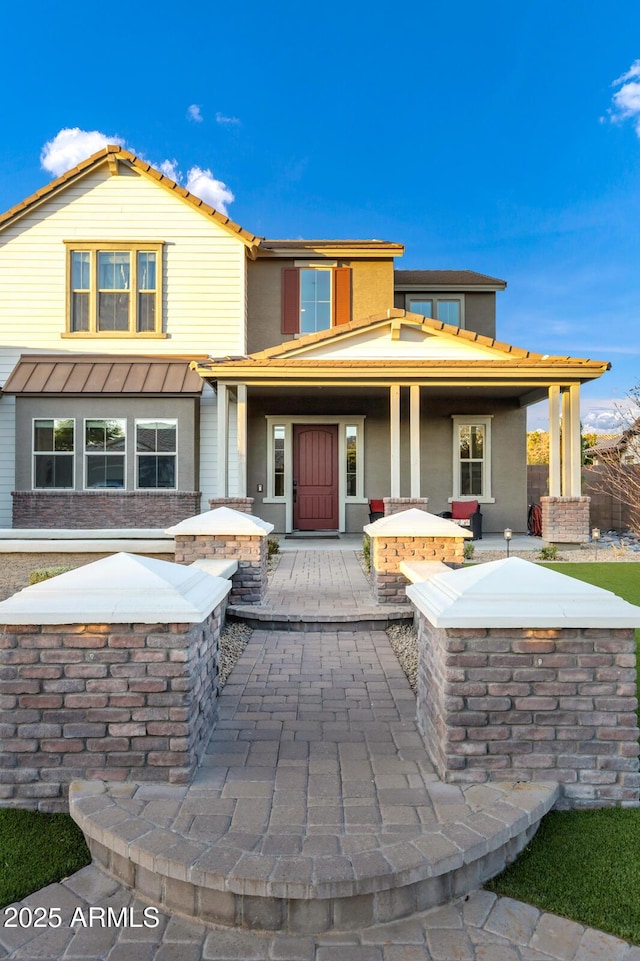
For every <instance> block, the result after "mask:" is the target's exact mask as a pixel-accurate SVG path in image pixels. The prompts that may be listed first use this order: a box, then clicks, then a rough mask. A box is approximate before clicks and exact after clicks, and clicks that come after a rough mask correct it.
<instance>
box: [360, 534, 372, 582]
mask: <svg viewBox="0 0 640 961" xmlns="http://www.w3.org/2000/svg"><path fill="white" fill-rule="evenodd" d="M362 557H363V559H364V566H365V567H366V569H367V571H368V572H369V573H370V572H371V538H370V537H369V535H368V534H365V535H364V537H363V538H362Z"/></svg>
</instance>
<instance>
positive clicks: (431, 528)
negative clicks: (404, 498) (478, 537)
mask: <svg viewBox="0 0 640 961" xmlns="http://www.w3.org/2000/svg"><path fill="white" fill-rule="evenodd" d="M363 530H364V532H365V534H368V535H369V537H473V534H472V533H471V531H470V530H469V529H468V528H464V527H460V525H459V524H456V522H455V521H450V520H449V519H448V518H446V517H438V515H437V514H429V513H428V512H427V511H421V510H419V509H418V508H417V507H412V508H410V509H409V510H408V511H399V512H398V513H397V514H388V515H387V516H386V517H381V518H380V519H379V520H377V521H374V522H373V523H372V524H367V525H366V526H365V527H364V528H363Z"/></svg>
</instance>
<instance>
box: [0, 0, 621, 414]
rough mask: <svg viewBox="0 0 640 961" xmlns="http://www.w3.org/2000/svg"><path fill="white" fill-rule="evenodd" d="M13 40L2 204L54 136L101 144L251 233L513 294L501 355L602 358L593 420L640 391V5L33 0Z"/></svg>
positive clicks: (2, 110) (37, 164)
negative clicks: (346, 241) (350, 248)
mask: <svg viewBox="0 0 640 961" xmlns="http://www.w3.org/2000/svg"><path fill="white" fill-rule="evenodd" d="M3 34H4V38H5V42H4V44H3V55H2V58H0V85H1V89H2V90H3V97H2V101H1V103H0V118H1V123H2V131H3V136H2V137H1V138H0V209H2V210H5V209H7V208H8V207H10V206H12V205H13V204H14V203H16V202H18V201H19V200H21V199H22V198H23V197H25V196H27V195H28V194H30V193H32V192H33V191H34V190H36V189H38V187H41V186H43V185H44V184H45V183H46V182H47V181H48V180H50V179H51V178H52V176H53V175H54V173H55V172H56V169H57V168H56V166H55V165H56V163H58V164H59V163H61V162H62V161H63V160H64V159H65V158H66V156H67V154H66V153H65V151H64V150H61V149H60V148H61V146H62V147H63V146H64V143H63V142H62V141H61V140H60V139H58V140H56V137H57V135H58V134H59V133H60V131H61V130H64V129H67V128H79V130H80V131H86V132H90V131H97V132H99V133H101V134H102V135H104V136H106V137H107V138H108V139H109V140H113V139H114V138H116V137H117V138H119V139H120V140H121V141H122V142H124V144H125V146H126V147H127V148H128V149H130V150H133V151H134V152H136V153H138V154H139V155H141V156H144V157H145V158H146V159H147V160H148V161H150V162H151V163H154V164H155V165H158V166H160V165H162V164H165V165H167V166H165V169H167V170H173V171H174V172H176V174H178V173H179V174H180V176H181V177H182V182H184V183H185V184H186V183H188V182H189V183H191V185H192V187H193V186H194V184H195V183H197V184H198V187H199V189H200V190H201V191H202V193H203V194H207V195H208V196H207V197H205V199H211V198H213V197H215V198H217V199H218V200H219V202H220V204H221V205H223V206H224V205H226V206H227V209H228V213H229V215H230V216H231V217H232V218H233V219H234V220H236V221H237V222H239V223H240V224H242V225H243V226H244V227H246V228H247V229H249V230H251V231H253V232H255V233H257V234H262V235H265V236H268V237H282V238H284V237H377V238H384V239H388V240H394V241H400V242H402V243H404V244H405V246H406V253H405V256H404V258H402V260H401V261H400V262H399V266H400V267H404V268H470V269H473V270H479V271H482V272H485V273H489V274H493V275H495V276H498V277H502V278H504V279H506V280H507V281H508V285H509V286H508V288H507V291H506V292H505V293H504V294H500V295H498V303H499V306H498V324H499V336H500V337H501V338H502V339H503V340H507V341H510V342H511V343H514V344H516V345H518V346H523V347H527V348H529V349H532V350H538V351H541V352H547V353H552V354H572V355H574V356H584V357H591V358H595V359H605V360H610V361H611V362H612V364H613V369H612V371H611V372H610V373H609V374H607V375H606V377H605V378H603V379H602V380H601V381H600V382H598V383H597V384H595V385H592V386H590V387H588V388H586V389H585V390H584V392H583V393H584V404H583V420H584V422H585V424H586V425H587V426H591V425H593V424H594V423H597V424H598V425H599V426H600V427H601V428H602V429H607V428H608V427H609V426H610V424H611V423H612V422H613V421H614V420H615V417H616V407H617V405H620V404H623V403H624V401H625V398H626V396H627V392H628V390H629V389H630V388H631V387H632V386H634V385H635V384H637V383H638V382H640V338H639V337H638V326H639V324H638V321H639V319H640V63H639V64H638V65H637V66H636V67H635V68H634V67H633V65H634V64H636V62H637V61H639V60H640V4H638V3H637V0H621V2H618V3H617V4H616V5H615V7H611V6H610V5H606V4H603V3H602V2H601V0H581V2H580V3H579V4H578V3H577V2H576V0H574V2H571V3H562V2H560V3H551V2H550V0H536V2H530V0H521V2H519V3H514V2H513V0H508V2H506V0H498V2H488V3H485V4H479V3H478V2H477V0H459V2H457V3H456V4H450V5H448V6H447V7H446V8H445V5H443V4H440V3H437V4H436V3H432V2H424V0H423V2H421V3H417V2H413V0H409V2H405V3H403V4H400V5H394V4H388V5H383V4H372V3H370V2H367V3H363V2H361V0H355V2H351V3H349V4H345V5H343V4H342V3H335V2H333V0H328V2H326V3H325V4H323V5H322V7H305V6H304V5H302V4H299V3H290V2H278V3H276V4H264V3H257V2H255V0H248V2H246V0H245V3H242V4H235V5H225V6H224V8H223V7H222V6H221V5H206V6H204V5H203V8H202V9H198V8H196V7H193V6H190V7H188V8H184V9H180V8H177V7H176V6H175V4H173V3H172V4H168V3H165V2H163V0H160V2H156V3H154V4H152V5H151V6H148V5H140V4H134V3H131V4H127V5H120V6H118V7H109V6H106V7H105V6H99V5H89V4H85V5H83V6H82V7H81V8H79V7H78V8H69V9H68V10H67V11H66V13H64V14H63V13H61V12H60V11H58V12H56V10H55V9H54V8H53V7H51V5H50V4H44V3H40V2H36V3H32V4H30V5H27V4H22V5H19V4H11V5H10V6H9V8H8V10H7V11H6V12H3ZM616 81H617V82H616ZM190 108H191V109H190ZM51 142H53V147H51V148H50V149H49V151H48V157H49V159H48V166H49V170H45V169H43V167H42V166H41V154H42V151H43V148H44V147H45V144H47V143H51ZM81 142H82V141H81ZM86 142H87V143H89V141H86ZM75 162H76V160H75V159H72V162H71V163H70V165H72V164H73V163H75ZM58 172H59V171H58ZM195 192H197V190H195ZM231 196H233V198H234V199H233V200H231ZM612 412H613V416H612ZM531 423H532V425H534V426H542V425H543V423H544V421H543V420H540V419H539V418H536V416H535V415H534V416H533V417H532V418H531Z"/></svg>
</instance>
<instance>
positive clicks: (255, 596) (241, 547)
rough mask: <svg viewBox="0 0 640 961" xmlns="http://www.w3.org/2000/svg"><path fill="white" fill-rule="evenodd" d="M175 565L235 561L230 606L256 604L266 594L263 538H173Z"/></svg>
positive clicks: (206, 536) (190, 536)
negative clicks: (220, 560)
mask: <svg viewBox="0 0 640 961" xmlns="http://www.w3.org/2000/svg"><path fill="white" fill-rule="evenodd" d="M175 538H176V554H175V562H176V564H193V562H194V561H199V560H211V559H213V558H224V559H225V560H228V561H231V560H237V561H238V570H237V571H236V573H235V574H234V575H233V577H232V579H231V593H230V594H229V603H230V604H260V603H261V602H262V600H263V598H264V595H265V594H266V592H267V538H266V537H260V536H259V535H256V536H252V535H245V534H216V535H212V534H176V535H175Z"/></svg>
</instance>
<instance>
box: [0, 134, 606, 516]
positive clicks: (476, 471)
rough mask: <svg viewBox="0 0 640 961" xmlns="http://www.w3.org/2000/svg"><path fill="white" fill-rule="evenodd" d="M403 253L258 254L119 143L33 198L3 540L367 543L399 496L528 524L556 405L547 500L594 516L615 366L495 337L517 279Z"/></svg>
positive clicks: (24, 251) (16, 260)
mask: <svg viewBox="0 0 640 961" xmlns="http://www.w3.org/2000/svg"><path fill="white" fill-rule="evenodd" d="M402 254H403V247H402V245H401V244H399V243H390V242H387V241H382V240H317V241H313V240H268V239H264V238H261V237H257V236H255V235H254V234H252V233H251V232H250V231H247V230H245V229H243V228H242V227H240V226H238V225H237V224H235V223H233V222H232V221H231V220H230V219H229V218H228V217H225V216H223V215H221V214H220V213H218V212H217V211H215V210H213V209H212V208H211V207H209V206H207V205H206V204H205V203H203V202H202V201H201V200H200V199H198V198H197V197H195V196H193V195H192V194H190V193H188V192H187V191H186V190H185V189H183V188H182V187H179V186H178V185H177V184H176V183H174V182H173V181H171V180H170V179H169V178H167V177H165V176H163V175H162V174H161V173H160V172H158V171H157V170H154V169H153V168H152V167H150V166H149V164H147V163H145V162H144V161H142V160H140V159H139V158H137V157H135V156H134V155H132V154H131V153H129V152H128V151H126V150H123V149H121V148H120V147H118V146H110V147H107V148H105V149H103V150H101V151H99V152H98V153H96V154H94V155H93V156H92V157H90V158H88V159H87V160H86V161H84V162H82V163H81V164H79V165H78V166H77V167H74V168H73V169H72V170H70V171H69V172H68V173H66V174H64V175H63V176H62V177H59V178H58V179H57V180H54V181H53V182H52V183H50V184H49V185H47V186H46V187H44V188H43V189H42V190H39V191H38V192H37V193H35V194H33V195H32V196H30V197H28V198H26V200H23V201H22V202H20V203H18V204H17V205H16V206H14V207H13V208H11V209H10V210H9V211H7V213H5V214H4V215H2V216H0V324H1V325H2V336H1V339H0V349H1V357H2V370H1V371H0V378H1V379H0V382H1V383H3V385H4V386H3V392H2V396H1V399H0V436H1V437H2V444H3V451H4V456H3V458H2V461H1V463H0V525H3V526H6V527H8V526H11V525H13V526H14V527H47V528H51V527H74V528H81V527H88V528H96V527H114V526H117V527H132V526H137V527H155V526H161V525H168V524H171V523H174V522H176V521H178V520H180V519H182V518H184V517H186V516H189V515H191V514H194V513H197V512H199V511H200V510H206V509H207V507H208V503H209V502H210V501H213V502H214V503H229V504H233V505H236V506H240V507H243V508H247V506H248V505H249V504H250V501H248V500H247V499H248V498H253V510H254V512H255V513H256V514H258V515H259V516H261V517H263V518H265V519H266V520H268V521H271V522H273V523H274V525H275V527H276V530H278V531H281V532H285V531H287V532H288V531H294V530H332V531H359V530H361V528H362V525H363V524H364V523H365V522H366V520H367V516H368V501H369V499H370V498H381V497H384V496H390V497H392V498H411V499H412V500H413V501H414V502H418V503H424V498H428V505H429V510H431V511H433V512H439V511H442V510H446V509H447V507H448V505H449V503H450V501H451V500H455V499H460V498H469V499H477V500H479V501H480V503H481V505H482V511H483V514H484V527H485V530H488V531H492V530H494V531H498V530H502V529H503V528H505V527H507V526H508V527H511V528H513V529H516V530H518V529H520V530H525V529H526V516H527V499H526V429H525V415H526V408H527V406H528V405H529V404H532V403H535V402H536V401H538V400H540V399H542V398H545V397H548V398H549V408H550V432H551V448H552V463H551V465H550V492H551V493H552V495H553V496H554V497H555V498H556V499H558V500H559V501H563V499H564V501H566V500H567V499H569V500H571V501H572V502H576V503H578V502H580V503H582V502H581V500H580V442H579V440H580V437H579V435H580V428H579V397H580V385H581V384H582V383H584V382H586V381H589V380H593V379H594V378H597V377H600V376H601V374H602V373H604V371H605V370H606V369H607V367H608V365H607V363H605V362H602V361H593V360H585V359H576V358H571V357H550V356H547V355H541V354H536V353H532V352H531V351H528V350H523V349H519V348H516V347H513V346H511V345H509V344H506V343H502V342H501V341H499V340H496V331H495V298H496V294H497V293H499V292H500V291H501V290H503V289H504V287H505V286H506V285H505V283H504V281H502V280H498V279H496V278H493V277H489V276H486V275H484V274H478V273H475V272H473V271H447V270H444V271H441V270H420V271H408V270H396V269H395V266H396V260H397V259H398V258H400V257H401V256H402ZM561 416H562V419H563V421H564V423H565V424H566V425H567V427H568V430H565V431H563V433H562V441H561V439H560V418H561ZM579 509H580V510H581V511H583V507H580V508H579ZM550 523H551V521H550ZM586 524H587V529H588V505H587V520H586Z"/></svg>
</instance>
